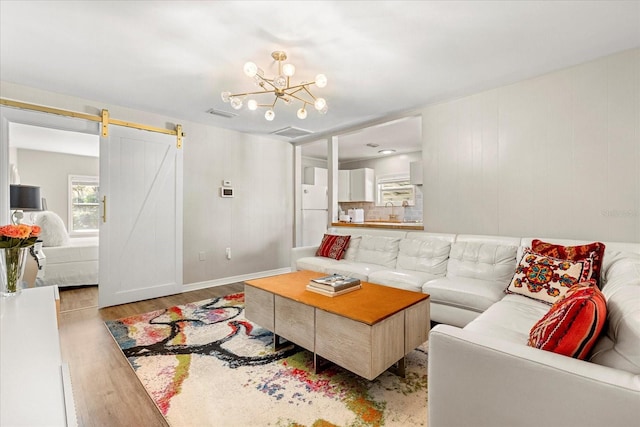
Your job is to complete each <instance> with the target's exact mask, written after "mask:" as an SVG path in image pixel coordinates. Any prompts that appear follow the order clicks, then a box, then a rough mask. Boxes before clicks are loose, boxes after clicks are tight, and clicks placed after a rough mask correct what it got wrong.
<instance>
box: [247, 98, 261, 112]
mask: <svg viewBox="0 0 640 427" xmlns="http://www.w3.org/2000/svg"><path fill="white" fill-rule="evenodd" d="M247 108H248V109H249V110H251V111H255V110H256V109H257V108H258V101H256V100H255V99H250V100H248V101H247Z"/></svg>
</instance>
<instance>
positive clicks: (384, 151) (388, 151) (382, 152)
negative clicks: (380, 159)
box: [378, 150, 396, 154]
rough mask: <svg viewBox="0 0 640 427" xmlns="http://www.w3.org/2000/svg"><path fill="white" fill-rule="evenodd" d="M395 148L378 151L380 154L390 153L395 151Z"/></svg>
mask: <svg viewBox="0 0 640 427" xmlns="http://www.w3.org/2000/svg"><path fill="white" fill-rule="evenodd" d="M395 152H396V150H380V151H378V153H380V154H391V153H395Z"/></svg>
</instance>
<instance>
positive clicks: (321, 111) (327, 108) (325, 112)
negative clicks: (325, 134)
mask: <svg viewBox="0 0 640 427" xmlns="http://www.w3.org/2000/svg"><path fill="white" fill-rule="evenodd" d="M327 111H329V107H328V106H327V104H324V107H322V109H320V110H318V113H320V114H322V115H325V114H327Z"/></svg>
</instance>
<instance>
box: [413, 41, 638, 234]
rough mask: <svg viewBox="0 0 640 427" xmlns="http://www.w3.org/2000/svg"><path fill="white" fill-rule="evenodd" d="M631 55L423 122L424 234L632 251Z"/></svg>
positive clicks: (493, 94) (500, 91)
mask: <svg viewBox="0 0 640 427" xmlns="http://www.w3.org/2000/svg"><path fill="white" fill-rule="evenodd" d="M639 79H640V49H634V50H630V51H625V52H622V53H619V54H616V55H612V56H609V57H606V58H601V59H598V60H595V61H592V62H589V63H586V64H583V65H579V66H576V67H572V68H568V69H564V70H560V71H557V72H554V73H550V74H546V75H543V76H540V77H538V78H534V79H530V80H526V81H522V82H519V83H516V84H512V85H509V86H504V87H500V88H497V89H494V90H491V91H487V92H483V93H480V94H476V95H473V96H469V97H465V98H462V99H457V100H453V101H449V102H445V103H441V104H437V105H433V106H429V107H427V108H425V109H424V110H423V135H424V141H423V160H424V163H425V171H424V176H425V183H424V187H423V190H424V194H425V198H424V212H425V215H424V216H425V228H426V229H427V230H428V231H438V232H458V233H476V234H501V235H514V236H523V235H528V236H536V235H539V236H557V237H565V238H576V239H587V240H590V239H594V240H595V239H598V240H611V241H635V242H637V241H640V81H639Z"/></svg>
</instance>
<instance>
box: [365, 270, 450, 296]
mask: <svg viewBox="0 0 640 427" xmlns="http://www.w3.org/2000/svg"><path fill="white" fill-rule="evenodd" d="M437 278H438V276H436V275H433V274H431V273H425V272H423V271H414V270H380V271H374V272H372V273H371V274H369V280H368V281H369V282H370V283H375V284H378V285H385V286H391V287H392V288H400V289H405V290H408V291H415V292H422V286H423V285H424V283H425V282H428V281H429V280H433V279H437Z"/></svg>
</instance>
